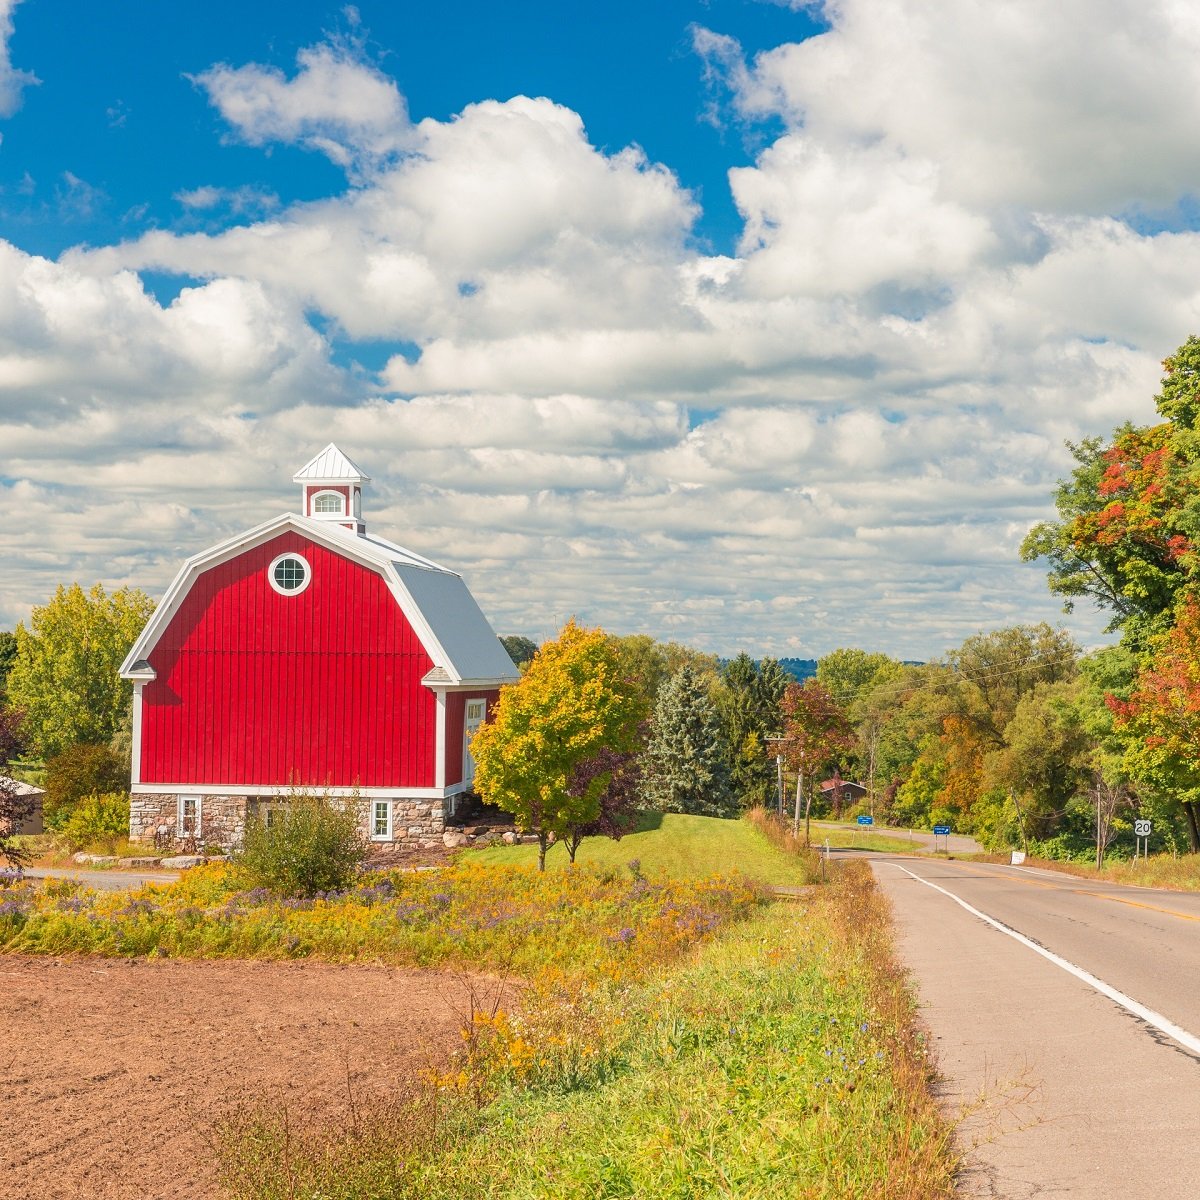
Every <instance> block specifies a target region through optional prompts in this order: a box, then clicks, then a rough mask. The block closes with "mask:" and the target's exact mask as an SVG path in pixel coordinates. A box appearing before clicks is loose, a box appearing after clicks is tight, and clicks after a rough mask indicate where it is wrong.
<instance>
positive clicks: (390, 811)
mask: <svg viewBox="0 0 1200 1200" xmlns="http://www.w3.org/2000/svg"><path fill="white" fill-rule="evenodd" d="M380 804H385V805H387V832H386V833H376V832H375V812H376V809H377V807H378V806H379V805H380ZM395 815H396V806H395V804H394V803H393V802H392V801H391V800H372V801H371V818H370V819H371V841H373V842H390V841H393V840H394V839H393V837H392V829H393V821H394V819H395Z"/></svg>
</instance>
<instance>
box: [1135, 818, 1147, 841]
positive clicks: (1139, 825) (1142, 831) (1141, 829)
mask: <svg viewBox="0 0 1200 1200" xmlns="http://www.w3.org/2000/svg"><path fill="white" fill-rule="evenodd" d="M1133 836H1134V837H1149V836H1150V822H1149V821H1145V820H1140V819H1139V820H1137V821H1134V823H1133Z"/></svg>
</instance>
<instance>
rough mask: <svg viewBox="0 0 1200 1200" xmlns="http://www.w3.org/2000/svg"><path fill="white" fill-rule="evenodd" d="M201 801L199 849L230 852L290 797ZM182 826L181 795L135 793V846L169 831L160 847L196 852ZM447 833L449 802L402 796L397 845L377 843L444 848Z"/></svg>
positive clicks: (397, 804)
mask: <svg viewBox="0 0 1200 1200" xmlns="http://www.w3.org/2000/svg"><path fill="white" fill-rule="evenodd" d="M199 800H200V833H199V835H198V836H197V837H196V839H195V842H196V846H197V848H199V847H203V846H221V847H223V848H224V849H226V850H234V849H236V848H237V847H238V846H240V845H241V844H242V839H243V838H244V837H245V834H246V818H247V816H258V815H261V814H262V813H263V812H265V810H266V809H267V808H268V807H270V806H279V805H281V804H286V803H287V798H286V797H279V796H229V795H204V796H200V797H199ZM371 804H372V801H371V800H367V799H360V800H359V802H358V819H359V825H360V827H361V828H362V831H363V833H364V834H365V835H366V836H367V837H368V838H369V837H370V832H371ZM178 826H179V797H178V796H177V795H175V794H174V793H167V794H166V795H162V794H160V793H157V792H136V791H135V792H134V793H133V794H132V795H131V796H130V797H129V840H130V841H131V842H154V841H155V838H156V836H157V835H158V834H159V831H160V829H161V830H162V831H163V833H162V836H161V837H159V838H158V841H159V847H158V848H159V849H164V850H177V849H181V848H183V847H185V846H186V847H189V848H190V842H191V839H190V838H189V837H188V836H187V835H186V833H185V832H184V831H183V830H181V829H179V827H178ZM445 830H446V810H445V801H443V800H413V799H407V798H399V799H395V800H393V801H392V842H391V843H387V842H382V843H380V842H374V843H373V844H374V845H389V844H394V845H397V846H407V847H412V848H419V849H423V850H427V849H429V848H430V847H432V846H440V845H441V844H442V834H443V833H444V832H445Z"/></svg>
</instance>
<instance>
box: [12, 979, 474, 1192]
mask: <svg viewBox="0 0 1200 1200" xmlns="http://www.w3.org/2000/svg"><path fill="white" fill-rule="evenodd" d="M482 987H483V989H484V990H486V988H487V985H486V984H483V985H482ZM493 990H494V989H493ZM469 1006H470V1000H469V987H468V984H467V983H466V981H465V980H463V979H460V978H457V977H455V976H453V975H448V974H438V973H433V972H419V971H403V970H397V969H391V968H386V967H362V966H330V965H326V964H319V963H259V962H181V961H162V960H152V961H147V960H141V959H138V960H122V959H118V960H113V959H49V958H32V957H22V956H19V955H8V956H0V1194H3V1195H9V1196H30V1197H33V1196H36V1197H39V1200H158V1198H159V1197H162V1198H164V1200H165V1198H166V1197H174V1198H186V1200H197V1198H200V1197H205V1198H207V1197H212V1196H216V1195H218V1194H219V1192H218V1190H217V1187H216V1184H215V1180H214V1174H213V1170H212V1167H211V1164H210V1159H211V1152H210V1150H209V1146H208V1141H207V1138H208V1134H209V1131H210V1130H211V1128H212V1123H213V1120H214V1119H215V1117H216V1116H218V1115H219V1114H220V1113H222V1112H223V1111H228V1110H229V1108H230V1107H231V1106H232V1105H233V1104H235V1103H236V1102H238V1101H240V1100H247V1099H253V1098H254V1097H256V1096H258V1095H265V1096H269V1097H271V1098H272V1099H273V1100H275V1101H282V1102H284V1103H286V1104H287V1105H288V1106H289V1108H293V1109H295V1111H297V1112H304V1113H309V1114H312V1113H318V1114H319V1113H321V1112H323V1111H325V1110H328V1111H329V1112H330V1114H334V1113H341V1112H343V1111H344V1109H345V1105H346V1098H347V1090H348V1084H349V1087H350V1088H352V1089H354V1090H355V1092H356V1094H359V1093H361V1094H369V1093H375V1094H378V1093H381V1092H393V1091H403V1090H406V1089H405V1087H404V1084H405V1081H406V1080H411V1079H413V1078H414V1076H415V1075H416V1074H417V1073H418V1072H420V1071H421V1070H422V1069H423V1068H426V1067H429V1066H433V1065H435V1064H439V1063H442V1062H444V1061H445V1059H446V1056H447V1054H448V1052H449V1050H450V1048H451V1047H452V1046H454V1045H456V1044H458V1042H459V1034H458V1030H459V1028H460V1022H461V1020H462V1018H463V1016H464V1014H465V1013H467V1012H469Z"/></svg>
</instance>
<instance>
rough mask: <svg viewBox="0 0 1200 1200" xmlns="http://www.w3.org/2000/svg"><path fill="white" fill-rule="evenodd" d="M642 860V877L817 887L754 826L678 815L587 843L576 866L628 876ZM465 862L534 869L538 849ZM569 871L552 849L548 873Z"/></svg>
mask: <svg viewBox="0 0 1200 1200" xmlns="http://www.w3.org/2000/svg"><path fill="white" fill-rule="evenodd" d="M631 859H637V861H638V863H639V864H640V869H641V872H642V874H643V875H647V876H654V875H659V874H663V875H669V876H671V877H673V878H676V879H697V878H702V877H703V876H705V875H713V874H718V873H720V874H730V873H732V872H735V871H736V872H740V873H742V874H744V875H748V876H750V877H751V878H753V879H758V880H761V881H762V882H763V883H769V884H777V885H789V884H803V883H809V882H811V881H812V874H811V868H810V866H809V862H808V860H807V859H805V858H800V857H797V856H795V855H792V854H788V853H787V852H786V851H784V850H781V849H779V848H778V847H776V846H774V845H772V844H771V842H769V841H768V840H767V839H766V838H765V837H764V836H763V835H762V834H761V833H759V831H758V830H757V829H755V828H754V827H753V826H752V825H750V823H749V822H747V821H744V820H739V821H723V820H721V819H719V818H717V817H691V816H683V815H681V814H678V813H666V814H665V815H660V814H658V813H649V814H647V815H646V817H645V818H643V822H642V826H641V828H639V830H638V831H637V832H636V833H627V834H626V835H625V836H624V837H623V838H622V839H621V840H620V841H619V842H614V841H612V840H611V839H610V838H601V837H596V838H588V839H587V840H586V841H585V842H584V843H583V845H582V846H580V847H579V853H578V855H577V856H576V860H577V861H578V862H580V863H592V864H595V865H596V866H599V867H607V868H614V869H617V870H624V869H625V868H626V867H627V865H628V864H629V862H630V860H631ZM461 861H463V862H469V863H485V864H497V865H522V866H533V865H535V864H536V863H537V846H491V847H488V848H487V849H486V850H468V851H466V852H465V853H464V857H463V858H462V860H461ZM565 866H567V852H566V849H565V848H564V847H562V846H551V847H550V851H549V853H548V854H547V855H546V868H547V870H562V868H564V867H565Z"/></svg>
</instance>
